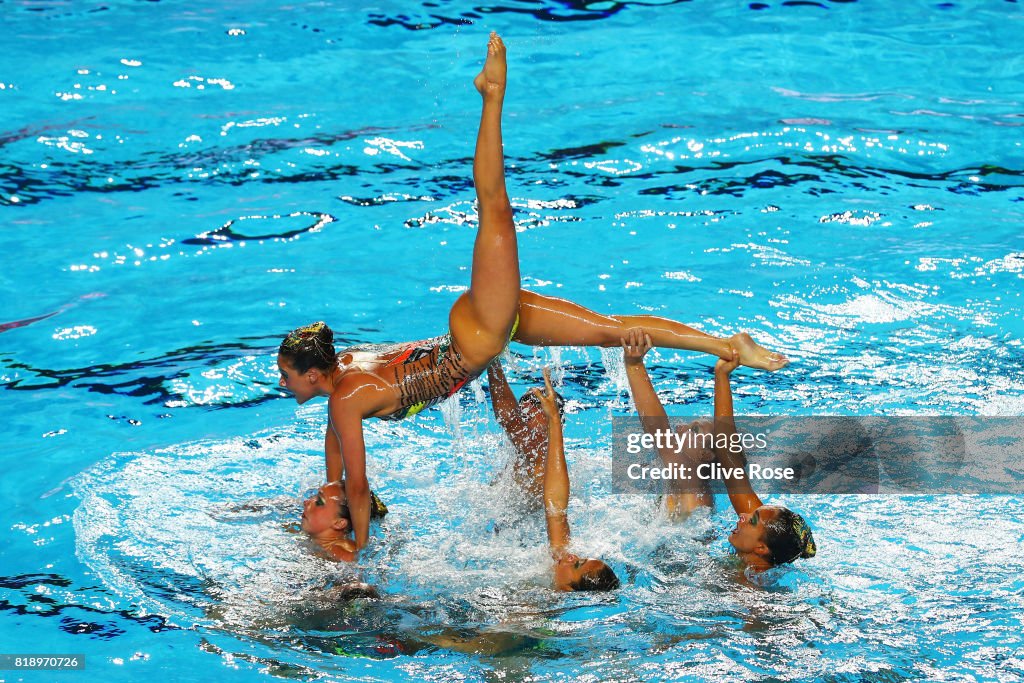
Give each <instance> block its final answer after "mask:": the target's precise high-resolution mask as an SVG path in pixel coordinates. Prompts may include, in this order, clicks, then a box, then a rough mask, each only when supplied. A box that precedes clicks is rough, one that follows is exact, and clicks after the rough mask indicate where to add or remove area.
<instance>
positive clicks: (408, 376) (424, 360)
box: [380, 315, 519, 420]
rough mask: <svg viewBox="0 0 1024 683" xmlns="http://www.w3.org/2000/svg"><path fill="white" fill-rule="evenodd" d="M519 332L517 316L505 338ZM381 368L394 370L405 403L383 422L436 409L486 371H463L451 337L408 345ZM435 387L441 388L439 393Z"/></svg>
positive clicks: (462, 362)
mask: <svg viewBox="0 0 1024 683" xmlns="http://www.w3.org/2000/svg"><path fill="white" fill-rule="evenodd" d="M518 329H519V316H518V315H516V319H515V322H514V323H513V324H512V330H511V331H510V332H509V335H508V338H509V341H512V337H514V336H515V334H516V331H517V330H518ZM384 367H386V368H397V370H396V375H397V377H398V391H399V394H400V395H401V399H402V403H406V402H408V404H407V405H406V406H405V407H404V408H399V409H398V410H396V411H395V412H393V413H391V414H390V415H384V416H383V417H381V418H380V419H382V420H401V419H403V418H406V417H409V416H410V415H415V414H416V413H418V412H420V411H422V410H425V409H427V408H430V407H431V406H435V405H437V404H438V403H440V402H441V401H444V400H445V399H448V398H451V397H452V396H454V395H455V394H457V393H458V392H459V389H461V388H462V387H464V386H466V384H467V383H469V382H472V381H473V380H474V379H476V378H477V377H479V376H480V375H482V374H483V372H484V370H486V368H481V369H480V370H477V371H475V372H471V371H469V370H467V369H466V364H465V361H464V360H463V358H462V352H461V351H459V349H458V347H456V346H455V344H454V343H453V341H452V336H451V334H443V335H441V336H440V337H434V338H433V339H424V340H423V341H417V342H411V343H410V344H408V345H407V346H406V347H405V348H403V349H402V351H401V352H400V353H399V354H398V355H397V356H395V357H394V358H392V359H391V360H390V361H388V363H387V365H385V366H384ZM438 384H440V385H441V386H443V387H444V389H442V390H441V391H440V392H438Z"/></svg>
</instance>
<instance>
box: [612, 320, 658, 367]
mask: <svg viewBox="0 0 1024 683" xmlns="http://www.w3.org/2000/svg"><path fill="white" fill-rule="evenodd" d="M619 341H621V342H622V360H623V361H624V362H625V363H626V365H642V364H643V362H644V356H645V355H647V352H648V351H650V350H651V348H652V347H653V345H652V344H651V335H649V334H647V333H646V332H644V331H643V330H642V329H640V328H639V327H634V328H633V329H631V330H630V331H629V332H627V333H626V336H625V337H621V338H620V339H619Z"/></svg>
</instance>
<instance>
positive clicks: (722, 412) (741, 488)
mask: <svg viewBox="0 0 1024 683" xmlns="http://www.w3.org/2000/svg"><path fill="white" fill-rule="evenodd" d="M738 365H739V358H738V355H737V358H736V359H735V360H731V361H726V360H719V361H718V362H717V363H716V364H715V435H716V437H717V435H718V434H725V435H727V436H728V439H724V440H723V441H725V442H726V443H736V442H735V441H734V440H733V438H732V435H733V434H735V433H736V420H735V419H734V417H733V406H732V387H731V386H730V384H729V375H730V374H731V373H732V371H733V370H735V369H736V367H737V366H738ZM715 441H716V442H718V441H719V439H718V438H716V439H715ZM714 450H715V454H716V455H717V456H718V462H719V463H720V464H721V465H722V467H723V468H725V469H726V470H727V471H735V470H736V469H738V468H743V471H744V472H745V471H746V468H747V457H746V455H744V453H743V450H742V449H738V450H737V451H735V452H734V451H732V450H731V449H730V448H728V447H726V448H715V449H714ZM725 489H726V491H727V492H728V493H729V502H730V503H732V507H733V509H734V510H735V511H736V514H750V513H752V512H753V511H754V510H756V509H757V508H759V507H761V499H760V498H758V497H757V494H756V493H754V489H753V488H751V486H750V480H749V479H747V478H746V477H744V478H742V479H740V478H737V477H726V479H725Z"/></svg>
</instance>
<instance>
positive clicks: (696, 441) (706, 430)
mask: <svg viewBox="0 0 1024 683" xmlns="http://www.w3.org/2000/svg"><path fill="white" fill-rule="evenodd" d="M687 432H691V433H693V435H694V436H692V437H689V436H687ZM676 434H678V435H679V436H680V437H681V440H680V443H682V444H683V447H682V449H681V450H680V451H679V456H680V458H681V459H682V460H683V461H685V462H686V463H688V464H689V465H691V466H693V467H696V466H697V465H700V464H701V463H707V462H713V461H714V460H715V453H714V451H712V450H711V449H710V448H705V446H704V444H705V443H707V442H706V441H705V440H704V439H703V438H702V437H701V436H700V435H702V434H714V425H713V424H712V423H711V422H710V421H708V420H697V421H695V422H693V423H692V424H690V425H689V426H683V425H679V426H678V427H676Z"/></svg>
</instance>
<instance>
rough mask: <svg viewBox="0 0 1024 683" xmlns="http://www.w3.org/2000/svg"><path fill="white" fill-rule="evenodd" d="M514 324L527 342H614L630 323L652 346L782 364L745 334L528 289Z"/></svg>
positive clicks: (757, 364) (756, 364) (766, 366)
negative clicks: (610, 310)
mask: <svg viewBox="0 0 1024 683" xmlns="http://www.w3.org/2000/svg"><path fill="white" fill-rule="evenodd" d="M519 301H520V304H519V329H518V330H517V331H516V335H515V337H514V340H515V341H517V342H520V343H522V344H529V345H531V346H608V347H610V346H618V345H619V344H620V342H621V340H622V339H623V338H624V337H625V336H626V333H627V332H628V331H629V330H630V329H632V328H635V327H641V328H643V330H644V332H646V333H648V334H649V335H651V341H652V342H653V343H654V346H660V347H663V348H670V349H684V350H687V351H699V352H702V353H710V354H712V355H715V356H718V357H719V358H732V353H733V349H735V350H736V352H737V353H739V355H740V363H742V364H743V365H746V366H748V367H752V368H759V369H762V370H778V369H779V368H781V367H783V366H785V365H786V363H788V361H787V360H786V358H785V357H784V356H782V355H780V354H777V353H772V352H770V351H768V350H767V349H765V348H764V347H762V346H759V345H758V344H757V343H755V342H754V340H753V339H751V338H750V335H748V334H746V333H742V332H741V333H739V334H734V335H733V336H731V337H713V336H711V335H709V334H705V333H704V332H701V331H700V330H697V329H694V328H692V327H690V326H688V325H684V324H683V323H680V322H676V321H675V320H670V319H669V318H662V317H659V316H655V315H622V316H612V315H601V314H600V313H596V312H595V311H592V310H590V309H589V308H584V307H583V306H580V305H579V304H575V303H573V302H571V301H567V300H565V299H558V298H555V297H551V296H544V295H543V294H537V293H536V292H531V291H529V290H525V289H524V290H523V291H521V292H520V293H519Z"/></svg>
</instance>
